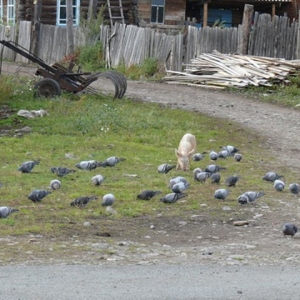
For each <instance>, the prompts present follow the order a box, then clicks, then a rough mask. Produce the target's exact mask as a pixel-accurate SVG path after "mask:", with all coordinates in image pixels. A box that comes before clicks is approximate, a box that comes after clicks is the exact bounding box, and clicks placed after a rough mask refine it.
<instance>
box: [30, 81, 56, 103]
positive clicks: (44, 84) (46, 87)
mask: <svg viewBox="0 0 300 300" xmlns="http://www.w3.org/2000/svg"><path fill="white" fill-rule="evenodd" d="M34 89H35V92H34V95H35V96H36V97H46V98H51V97H57V96H60V94H61V89H60V86H59V84H58V82H57V81H55V80H54V79H51V78H44V79H41V80H40V81H39V82H37V83H36V84H35V86H34Z"/></svg>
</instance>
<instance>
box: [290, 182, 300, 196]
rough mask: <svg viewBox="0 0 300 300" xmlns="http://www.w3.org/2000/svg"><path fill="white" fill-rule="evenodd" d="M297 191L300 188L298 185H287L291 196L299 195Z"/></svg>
mask: <svg viewBox="0 0 300 300" xmlns="http://www.w3.org/2000/svg"><path fill="white" fill-rule="evenodd" d="M299 189H300V186H299V184H298V183H291V184H290V185H289V190H290V192H291V193H292V194H293V195H298V194H299Z"/></svg>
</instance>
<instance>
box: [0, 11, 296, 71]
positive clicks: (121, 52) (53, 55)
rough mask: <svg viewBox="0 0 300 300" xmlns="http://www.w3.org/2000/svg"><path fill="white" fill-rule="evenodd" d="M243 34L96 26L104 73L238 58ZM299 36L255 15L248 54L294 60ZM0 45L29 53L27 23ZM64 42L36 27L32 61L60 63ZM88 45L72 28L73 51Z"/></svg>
mask: <svg viewBox="0 0 300 300" xmlns="http://www.w3.org/2000/svg"><path fill="white" fill-rule="evenodd" d="M242 31H243V26H242V25H240V26H239V27H238V28H218V27H217V28H211V27H205V28H196V27H192V26H188V27H186V30H185V32H184V33H178V34H177V35H167V34H165V33H161V32H157V31H156V30H153V29H149V28H141V27H136V26H134V25H123V24H118V23H117V24H116V25H115V26H114V27H113V28H111V27H110V26H101V27H100V40H101V42H102V43H103V47H104V54H105V60H106V62H107V66H108V67H116V66H117V65H119V64H125V65H126V66H129V65H132V64H141V63H142V62H143V61H144V60H145V59H147V58H157V59H158V60H159V61H160V62H162V63H164V64H165V66H166V68H167V69H168V70H173V71H181V70H182V67H183V65H184V64H188V63H189V62H190V60H191V59H193V58H195V57H197V56H199V55H200V54H202V53H211V52H212V51H213V50H217V51H219V52H221V53H236V52H238V49H240V47H239V45H240V43H241V39H242V38H241V36H242ZM298 31H299V28H298V22H296V21H293V22H292V23H290V21H289V19H288V18H287V17H278V16H275V17H274V19H273V20H271V16H270V15H268V14H261V15H260V14H258V13H255V17H254V24H253V26H252V29H251V33H250V38H249V43H248V53H247V54H249V55H256V56H267V57H277V58H285V59H289V60H291V59H299V58H300V51H299V45H300V34H299V33H298ZM299 32H300V31H299ZM0 39H1V40H3V39H4V40H13V41H16V42H17V43H19V44H20V45H21V46H23V47H24V48H26V49H29V47H30V41H31V23H30V22H26V21H21V22H20V24H19V26H18V34H17V30H16V28H15V27H13V26H12V27H9V26H0ZM66 40H67V39H66V28H62V27H56V26H52V25H43V24H41V29H40V39H39V46H38V54H37V55H38V56H39V57H40V58H41V59H43V60H44V61H45V62H46V63H48V64H52V63H54V62H59V61H61V60H62V59H63V58H64V57H65V56H66V52H67V45H66ZM87 43H88V41H87V38H86V35H85V34H84V31H83V29H81V28H79V27H77V28H74V44H75V46H82V45H86V44H87ZM3 59H6V60H10V61H14V60H15V61H17V62H27V59H25V58H24V57H21V56H20V55H16V54H15V53H13V52H12V51H11V50H9V49H7V48H6V47H4V49H3Z"/></svg>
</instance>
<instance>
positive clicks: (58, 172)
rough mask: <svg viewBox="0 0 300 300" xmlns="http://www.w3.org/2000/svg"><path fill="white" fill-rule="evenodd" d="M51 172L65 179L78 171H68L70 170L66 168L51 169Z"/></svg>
mask: <svg viewBox="0 0 300 300" xmlns="http://www.w3.org/2000/svg"><path fill="white" fill-rule="evenodd" d="M50 170H51V172H52V173H54V174H56V175H57V176H60V177H63V176H65V175H67V174H69V173H73V172H76V170H73V169H68V168H65V167H52V168H51V169H50Z"/></svg>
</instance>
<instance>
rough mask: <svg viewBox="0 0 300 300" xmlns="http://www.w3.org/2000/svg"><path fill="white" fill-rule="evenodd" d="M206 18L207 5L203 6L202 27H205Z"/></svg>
mask: <svg viewBox="0 0 300 300" xmlns="http://www.w3.org/2000/svg"><path fill="white" fill-rule="evenodd" d="M207 18H208V4H207V3H204V4H203V27H207Z"/></svg>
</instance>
